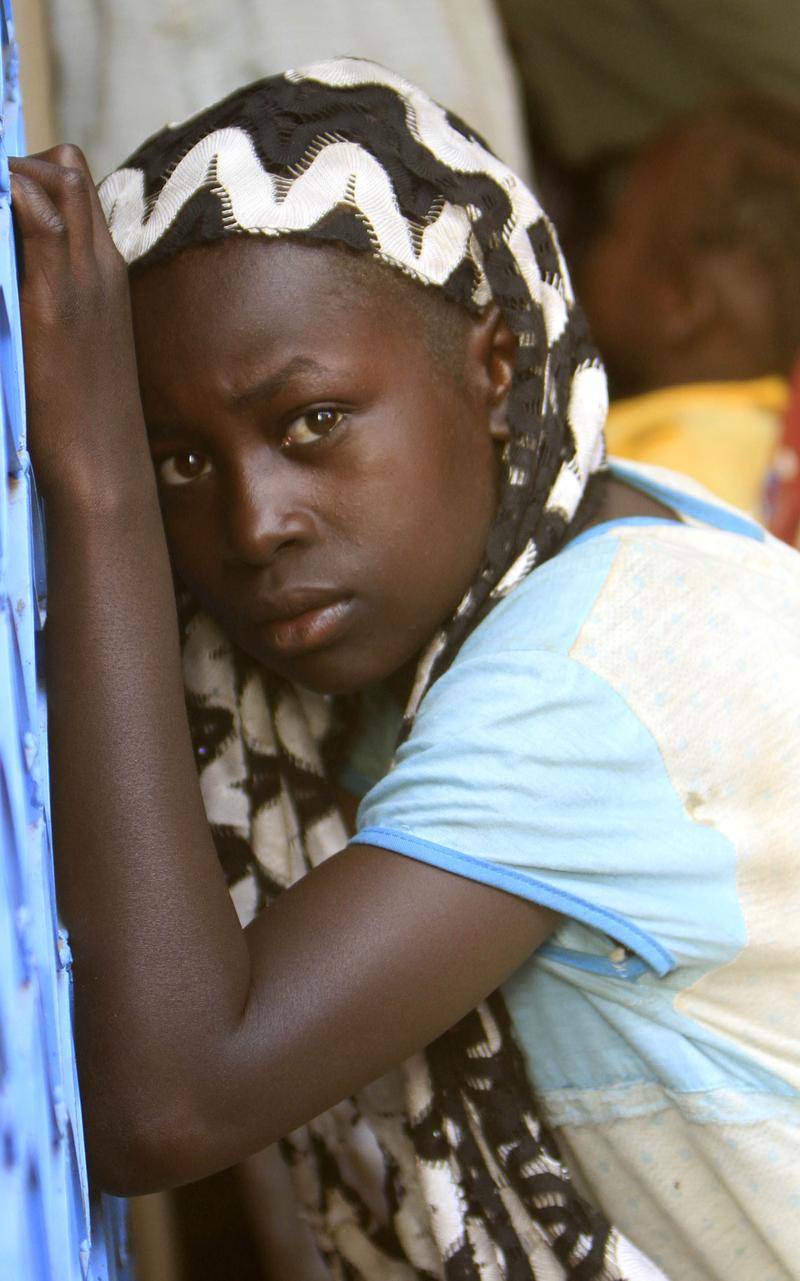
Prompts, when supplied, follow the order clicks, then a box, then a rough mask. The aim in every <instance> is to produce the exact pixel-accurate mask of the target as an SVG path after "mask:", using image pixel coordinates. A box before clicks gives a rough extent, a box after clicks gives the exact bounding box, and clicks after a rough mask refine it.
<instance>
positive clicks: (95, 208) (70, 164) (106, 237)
mask: <svg viewBox="0 0 800 1281" xmlns="http://www.w3.org/2000/svg"><path fill="white" fill-rule="evenodd" d="M39 155H40V156H41V157H42V158H43V159H50V160H52V161H53V162H54V163H55V164H59V165H63V166H64V168H66V169H74V170H76V171H77V172H79V173H82V174H83V175H84V178H85V179H86V182H87V183H88V199H89V204H90V206H91V211H92V223H93V229H94V237H95V249H100V248H107V247H113V249H114V251H115V252H116V246H114V242H113V240H112V239H111V234H110V232H109V230H108V226H107V224H106V216H105V214H104V213H103V206H102V205H101V203H100V197H99V195H98V194H97V185H96V183H95V181H94V178H93V177H92V171H91V169H90V168H89V162H88V160H87V159H86V157H85V155H84V154H83V152H82V151H81V149H80V147H76V146H75V145H74V143H71V142H67V143H59V144H58V145H57V146H55V147H50V148H49V149H48V150H47V151H43V152H40V153H39Z"/></svg>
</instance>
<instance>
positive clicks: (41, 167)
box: [9, 156, 94, 259]
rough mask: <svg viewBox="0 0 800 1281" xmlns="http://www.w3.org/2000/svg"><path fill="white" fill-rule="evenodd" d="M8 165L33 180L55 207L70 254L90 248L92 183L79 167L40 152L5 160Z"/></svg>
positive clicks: (75, 254) (91, 248)
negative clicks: (52, 158)
mask: <svg viewBox="0 0 800 1281" xmlns="http://www.w3.org/2000/svg"><path fill="white" fill-rule="evenodd" d="M9 168H10V169H11V172H12V174H18V175H20V176H21V177H23V178H26V179H29V180H30V182H32V183H34V184H35V185H36V186H37V187H38V188H39V190H40V191H41V192H42V193H43V195H44V196H45V197H47V200H48V201H49V203H50V204H51V205H52V206H54V207H55V208H56V209H57V210H58V212H59V214H60V216H61V219H62V221H63V223H64V229H65V232H66V235H67V238H68V242H69V248H70V251H71V253H72V255H73V256H75V257H76V258H78V259H79V258H81V257H85V255H86V253H87V252H91V251H93V249H94V219H93V213H92V206H91V198H90V192H91V189H92V183H91V178H90V177H87V174H86V173H85V172H84V171H83V170H82V169H77V168H69V167H67V166H65V165H62V164H58V163H56V162H55V161H54V160H51V159H45V158H43V157H40V156H25V157H18V158H17V159H15V160H11V161H9ZM40 203H41V202H40Z"/></svg>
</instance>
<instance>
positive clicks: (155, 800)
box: [12, 147, 556, 1192]
mask: <svg viewBox="0 0 800 1281" xmlns="http://www.w3.org/2000/svg"><path fill="white" fill-rule="evenodd" d="M12 169H13V177H12V183H13V186H12V191H13V198H14V211H15V217H16V226H17V232H18V237H19V241H20V243H21V251H22V275H21V297H22V313H23V326H24V336H25V354H26V379H27V382H26V385H27V395H28V410H29V432H30V440H31V449H32V454H33V458H34V463H35V466H36V474H37V479H38V482H39V485H40V488H41V490H42V492H43V494H44V497H45V501H46V506H47V517H48V534H49V555H50V584H51V587H50V601H49V619H48V624H47V667H48V682H49V690H50V741H51V753H52V757H53V763H52V778H53V821H54V828H55V833H54V835H55V841H56V849H57V860H58V889H59V902H60V907H61V910H62V913H63V916H64V918H65V921H66V923H67V925H68V926H69V928H70V931H71V933H72V938H73V945H74V951H75V956H76V1022H77V1039H78V1052H79V1059H80V1066H81V1084H82V1090H83V1093H84V1096H85V1098H86V1104H87V1105H86V1121H87V1131H88V1142H89V1150H90V1157H91V1159H92V1162H93V1164H94V1168H95V1173H96V1176H97V1177H98V1179H99V1180H100V1182H101V1183H102V1184H103V1185H104V1186H106V1187H108V1188H109V1189H111V1190H114V1191H118V1192H139V1191H145V1190H148V1189H150V1188H154V1187H157V1186H160V1185H167V1184H170V1183H175V1182H180V1181H184V1180H189V1179H193V1178H197V1177H200V1176H201V1175H203V1174H205V1173H207V1172H210V1171H211V1170H213V1169H217V1168H221V1167H223V1166H225V1165H228V1164H230V1163H231V1162H233V1161H235V1160H236V1159H238V1158H241V1157H243V1156H244V1155H246V1154H247V1153H249V1152H252V1151H254V1150H256V1149H257V1148H259V1147H262V1146H264V1145H266V1144H267V1143H269V1142H270V1141H271V1140H273V1139H274V1138H276V1137H277V1136H278V1135H280V1134H283V1133H286V1132H287V1131H289V1130H291V1129H292V1128H294V1127H295V1126H297V1125H299V1124H300V1123H302V1122H303V1121H304V1120H306V1119H308V1118H310V1117H311V1116H314V1115H316V1114H317V1113H319V1112H320V1111H322V1110H323V1109H324V1108H326V1107H327V1106H329V1105H330V1104H332V1103H333V1102H335V1101H336V1100H338V1099H340V1098H342V1097H344V1096H345V1095H347V1094H349V1093H350V1092H352V1091H353V1090H355V1089H356V1088H358V1087H359V1086H361V1085H362V1084H364V1083H366V1082H367V1081H369V1080H371V1079H373V1078H375V1077H377V1076H378V1075H380V1074H381V1073H382V1072H383V1071H385V1070H386V1069H388V1068H389V1067H391V1066H392V1065H394V1064H396V1063H399V1062H400V1061H401V1060H403V1059H404V1058H405V1057H407V1056H408V1055H409V1054H410V1053H412V1052H413V1051H414V1050H416V1049H418V1048H420V1047H421V1046H423V1045H425V1044H427V1043H428V1042H429V1041H431V1040H432V1039H433V1038H434V1037H436V1036H437V1035H438V1034H439V1033H441V1032H442V1031H444V1030H445V1029H446V1028H447V1027H449V1026H450V1025H452V1024H453V1023H454V1022H456V1021H457V1020H458V1019H459V1018H460V1017H461V1016H462V1015H463V1014H465V1013H466V1012H467V1011H468V1010H469V1009H471V1008H472V1007H473V1006H475V1005H476V1004H477V1003H478V1002H479V1001H480V1000H482V999H483V997H485V996H486V995H487V994H488V993H489V992H490V991H491V990H493V989H494V988H495V987H496V986H497V985H498V984H499V983H500V982H501V981H502V980H503V979H504V978H505V977H506V976H507V975H508V974H509V973H510V972H511V971H512V970H513V969H514V968H515V967H516V966H517V965H518V964H519V963H520V962H521V961H522V960H523V959H524V958H525V957H526V956H527V955H529V954H530V952H531V951H532V950H533V949H534V948H536V947H537V946H538V944H539V943H540V942H541V941H542V940H543V938H544V937H546V935H547V934H548V933H549V932H550V930H551V929H552V928H553V925H554V923H555V920H556V918H555V917H554V916H553V915H552V914H551V913H549V912H547V911H545V910H544V909H541V908H539V907H536V906H535V905H533V904H530V903H527V902H525V901H523V900H521V899H517V898H515V897H513V896H511V895H509V894H505V893H503V892H501V891H499V890H495V889H492V888H490V887H487V886H484V885H479V884H476V883H474V882H471V881H467V880H465V879H462V878H460V877H457V876H453V875H451V874H449V873H446V872H442V871H439V870H437V869H435V868H432V867H429V866H426V865H423V864H419V863H416V862H412V861H411V860H409V859H405V858H403V857H401V856H395V855H392V854H387V853H386V852H385V851H381V850H376V849H373V848H371V847H367V846H352V847H349V848H348V849H347V850H346V851H344V852H343V853H341V854H340V855H337V856H336V857H335V858H333V859H332V860H330V861H329V862H328V863H327V864H324V865H323V866H322V867H320V868H318V869H317V870H315V871H314V872H312V873H311V874H310V875H308V876H307V877H305V878H304V879H303V880H302V881H300V882H299V883H298V884H297V885H295V886H294V887H293V888H292V889H290V890H288V891H287V892H286V893H285V894H283V895H282V896H281V897H280V898H279V900H278V901H277V902H276V903H275V904H274V905H273V906H271V907H270V908H268V909H267V910H266V911H265V912H264V913H262V915H261V917H260V918H259V919H258V920H257V921H256V922H254V924H253V926H251V927H250V928H249V929H248V930H247V931H244V932H243V931H242V930H241V928H240V926H239V923H238V920H237V918H236V914H235V912H234V909H233V906H232V904H231V901H230V898H229V895H228V891H227V888H226V886H225V882H224V879H223V876H222V872H221V870H220V868H219V865H218V861H217V857H216V853H215V850H214V846H213V843H212V839H211V835H210V831H209V827H208V824H207V822H206V817H205V814H204V810H203V805H202V801H201V796H200V790H199V786H198V782H197V777H196V773H195V766H194V760H193V754H192V748H191V743H190V737H189V730H188V724H187V718H186V712H185V707H184V700H183V688H182V678H181V667H180V659H179V646H178V629H177V623H176V613H175V602H174V598H173V590H172V579H171V573H170V566H169V559H168V555H167V548H166V545H165V540H164V533H163V530H162V524H161V519H160V513H159V507H158V500H157V495H156V486H155V481H154V477H153V472H152V467H151V462H150V457H149V451H148V447H147V440H146V433H145V427H144V422H143V416H142V409H141V404H140V400H139V393H138V387H137V379H136V368H135V356H134V349H133V340H132V335H131V324H130V311H129V300H128V289H127V280H126V274H125V268H124V265H123V263H122V260H121V259H120V257H119V255H118V253H117V251H116V249H115V248H114V246H113V244H112V242H111V240H110V238H109V236H108V233H107V231H106V228H105V224H104V221H103V216H102V213H101V210H100V207H99V204H98V201H97V198H96V195H95V192H94V188H93V185H92V181H91V178H90V175H89V173H88V170H87V168H86V165H85V162H84V160H83V157H82V156H81V154H80V152H78V151H77V150H76V149H75V148H70V147H59V148H55V149H54V150H52V151H50V152H47V153H44V154H43V155H41V156H39V157H34V158H30V159H26V160H16V161H14V162H12Z"/></svg>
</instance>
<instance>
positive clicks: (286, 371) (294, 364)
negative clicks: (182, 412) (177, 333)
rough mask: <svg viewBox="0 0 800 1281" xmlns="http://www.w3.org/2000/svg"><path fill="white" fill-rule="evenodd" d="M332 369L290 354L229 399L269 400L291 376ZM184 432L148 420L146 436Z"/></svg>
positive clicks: (240, 404) (161, 437)
mask: <svg viewBox="0 0 800 1281" xmlns="http://www.w3.org/2000/svg"><path fill="white" fill-rule="evenodd" d="M332 373H333V370H332V369H330V368H329V367H328V366H327V365H323V364H321V362H320V361H318V360H315V359H314V357H313V356H292V358H291V360H287V361H286V363H285V364H284V365H281V367H280V368H279V369H276V370H275V371H274V372H273V373H271V374H268V375H267V376H266V377H265V378H258V377H257V378H256V380H255V381H254V382H253V383H251V384H250V386H249V387H248V386H245V387H244V388H242V389H241V390H239V391H234V392H232V393H231V400H232V402H233V404H234V405H236V406H237V407H246V406H247V405H251V404H254V403H258V402H259V401H261V402H264V401H269V400H272V399H273V398H274V397H275V396H277V395H278V394H279V392H281V391H282V390H283V388H284V387H286V386H287V384H289V383H290V382H291V381H292V379H293V378H297V377H299V376H300V375H301V374H317V375H320V374H321V375H322V376H323V377H324V376H326V375H332ZM181 434H185V433H184V431H183V429H181V428H178V427H175V426H174V425H172V424H170V423H159V422H152V421H151V422H148V423H147V436H148V439H149V440H150V441H152V442H155V441H158V440H171V439H173V437H175V436H176V435H181Z"/></svg>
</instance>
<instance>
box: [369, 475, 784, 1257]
mask: <svg viewBox="0 0 800 1281" xmlns="http://www.w3.org/2000/svg"><path fill="white" fill-rule="evenodd" d="M614 470H615V473H616V474H617V475H619V476H620V478H623V479H628V480H630V481H631V482H632V483H634V484H636V485H637V486H638V487H639V488H641V489H643V490H645V491H646V492H648V493H650V494H652V495H653V496H654V497H656V498H658V499H660V500H661V501H662V502H663V503H665V504H666V505H667V506H669V507H671V508H672V509H673V510H675V511H677V512H678V513H680V515H681V518H682V519H681V522H680V523H678V522H675V521H666V520H656V519H650V518H647V519H644V518H634V519H631V520H623V521H619V522H616V523H614V524H613V525H611V526H605V527H603V526H601V527H598V528H595V529H592V530H590V531H588V532H587V533H586V534H584V535H583V536H581V537H580V538H578V539H576V540H575V541H574V542H573V543H572V544H570V545H569V546H568V547H567V548H566V549H565V550H564V551H563V552H561V553H560V554H559V555H558V556H556V557H555V558H554V559H553V560H551V561H549V562H547V563H546V564H545V565H543V566H541V568H539V569H537V570H536V571H535V572H534V573H533V574H531V575H530V576H529V577H528V578H527V579H526V580H525V581H524V582H523V583H522V584H521V585H520V586H519V587H518V588H516V590H515V591H513V592H512V594H511V595H510V596H508V597H507V598H506V599H504V600H502V601H500V602H499V603H498V604H497V605H496V607H495V608H494V609H493V611H492V612H491V614H490V615H489V616H488V617H487V618H486V619H485V620H484V621H483V622H482V623H481V624H480V626H479V627H477V628H476V629H475V631H474V632H473V633H472V635H471V636H470V637H469V639H468V640H467V641H466V643H465V644H464V646H463V647H462V649H461V651H460V653H459V654H458V656H457V658H456V660H455V661H454V663H453V664H452V666H451V668H450V669H449V670H448V671H447V672H446V673H445V674H444V675H443V676H442V677H441V678H440V679H439V680H438V681H437V682H436V683H435V684H434V685H433V687H432V688H431V689H430V690H429V692H428V693H427V694H426V696H425V698H424V700H423V702H422V703H421V705H420V708H419V712H418V715H417V718H416V721H415V724H414V727H413V731H412V733H411V735H410V737H409V739H408V740H407V742H406V743H404V744H403V745H402V747H401V748H400V750H399V752H398V754H397V758H396V761H395V763H394V765H393V767H392V769H391V770H390V771H389V772H388V773H387V774H386V775H385V777H383V778H382V779H381V780H380V781H379V782H377V783H376V784H375V785H374V786H373V787H372V788H371V789H370V790H369V791H368V793H367V795H366V797H365V799H364V801H363V802H362V805H361V809H360V811H359V821H358V834H357V836H356V837H355V840H356V841H360V842H363V843H367V844H370V845H377V846H381V847H383V848H385V849H387V850H391V851H394V852H396V853H398V854H402V855H405V856H408V857H411V858H416V859H420V860H422V861H424V862H427V863H431V864H433V865H435V866H437V867H441V868H444V869H446V870H448V871H451V872H454V873H457V874H459V875H463V876H469V877H471V878H473V879H475V880H478V881H482V882H484V883H486V884H489V885H493V886H497V887H500V888H501V889H504V890H507V891H509V892H511V893H514V894H518V895H521V896H523V897H525V898H528V899H531V900H532V901H534V902H537V903H541V904H543V905H545V906H547V907H550V908H553V909H555V910H556V911H558V912H560V913H561V914H562V915H563V917H564V918H565V919H564V923H563V924H562V925H561V926H560V928H558V929H557V931H556V933H555V934H554V935H553V936H552V938H551V939H550V941H549V942H547V943H546V944H545V945H544V946H543V947H541V948H540V949H539V950H538V951H537V952H536V953H535V954H534V955H533V956H532V957H531V958H530V959H529V961H528V962H526V963H525V964H524V965H523V966H522V967H521V968H520V969H519V970H518V971H517V972H516V974H514V975H513V976H512V978H511V979H510V980H509V981H508V982H507V983H506V984H505V986H504V994H505V996H506V1000H507V1003H508V1007H509V1010H510V1013H511V1017H512V1020H513V1023H514V1026H515V1031H516V1034H517V1038H518V1040H519V1042H520V1044H521V1046H522V1048H523V1051H524V1053H525V1055H526V1058H527V1061H528V1066H529V1070H530V1074H531V1078H532V1080H533V1083H534V1085H535V1086H536V1089H537V1092H538V1095H539V1098H540V1100H541V1102H542V1105H543V1108H544V1110H545V1112H546V1114H547V1115H548V1117H549V1119H550V1120H551V1122H552V1124H553V1125H554V1126H555V1127H556V1128H557V1130H558V1132H559V1135H560V1138H561V1141H562V1143H563V1144H564V1147H565V1149H566V1151H567V1153H568V1154H569V1156H570V1159H571V1164H572V1165H573V1167H574V1168H575V1170H576V1172H577V1174H578V1176H579V1178H582V1179H583V1180H584V1181H585V1183H586V1184H587V1186H588V1190H589V1191H590V1192H591V1195H592V1196H593V1197H594V1198H595V1199H596V1200H598V1201H599V1202H600V1203H601V1204H602V1206H603V1208H604V1209H605V1210H606V1212H607V1213H608V1214H609V1216H610V1217H611V1218H612V1219H613V1220H614V1221H615V1222H616V1223H617V1224H618V1225H619V1226H620V1228H621V1229H622V1230H623V1231H624V1232H626V1233H627V1234H628V1235H629V1236H630V1237H631V1238H632V1240H633V1241H634V1242H635V1243H636V1244H637V1245H639V1246H640V1247H641V1248H642V1249H643V1250H645V1252H647V1253H649V1254H650V1255H651V1256H652V1257H653V1258H654V1259H655V1260H656V1261H657V1262H658V1263H659V1264H660V1265H661V1266H662V1267H663V1268H664V1269H665V1271H666V1272H667V1274H668V1275H670V1276H672V1277H674V1278H676V1279H677V1278H680V1281H708V1279H709V1278H714V1279H715V1281H716V1279H717V1278H719V1279H720V1281H722V1278H725V1281H750V1278H753V1281H756V1278H757V1281H786V1279H787V1278H797V1277H800V1212H799V1211H800V1183H799V1182H798V1179H799V1177H800V1176H798V1173H797V1172H798V1170H799V1169H800V942H798V930H797V921H798V919H800V889H799V888H798V884H799V883H800V878H799V877H798V874H797V862H798V854H800V836H798V833H800V734H799V733H798V731H799V730H800V558H798V556H797V554H796V553H795V552H793V551H791V550H790V549H788V548H786V547H784V546H783V545H781V544H778V543H776V542H775V540H773V539H771V538H770V537H769V536H768V535H765V534H764V533H763V531H762V530H761V529H760V528H759V527H758V526H756V525H755V524H753V523H752V522H751V521H749V520H747V519H746V518H745V517H743V516H741V515H740V514H739V513H737V512H734V511H732V510H731V509H729V508H726V507H723V506H722V505H719V504H717V503H716V502H714V501H712V500H710V498H709V496H707V495H704V494H701V492H700V491H699V490H698V489H696V488H695V487H691V488H690V487H689V485H688V483H686V482H684V481H683V480H682V479H681V480H679V479H678V478H677V477H674V476H671V475H670V474H669V473H666V474H665V473H662V472H660V471H659V470H658V469H654V468H631V467H628V466H627V465H626V466H625V467H623V466H621V465H615V468H614Z"/></svg>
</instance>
